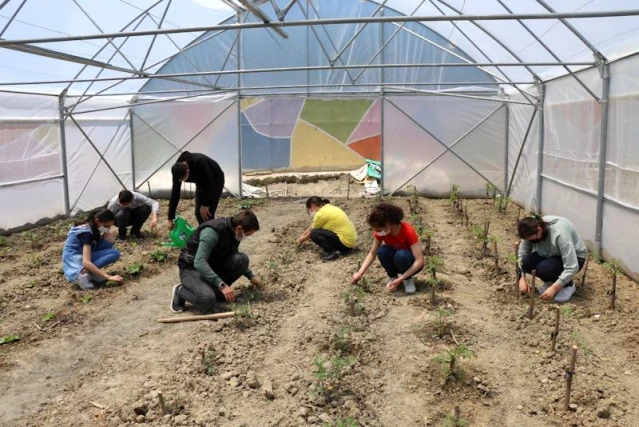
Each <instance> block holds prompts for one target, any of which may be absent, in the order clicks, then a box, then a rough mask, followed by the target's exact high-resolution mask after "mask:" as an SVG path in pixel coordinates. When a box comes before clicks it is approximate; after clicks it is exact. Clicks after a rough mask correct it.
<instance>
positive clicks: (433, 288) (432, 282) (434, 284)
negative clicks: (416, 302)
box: [426, 277, 442, 307]
mask: <svg viewBox="0 0 639 427" xmlns="http://www.w3.org/2000/svg"><path fill="white" fill-rule="evenodd" d="M441 284H442V282H441V280H439V279H433V278H432V277H431V278H429V279H428V280H426V286H428V287H429V288H430V303H431V305H432V306H433V307H435V306H437V289H438V288H440V287H441Z"/></svg>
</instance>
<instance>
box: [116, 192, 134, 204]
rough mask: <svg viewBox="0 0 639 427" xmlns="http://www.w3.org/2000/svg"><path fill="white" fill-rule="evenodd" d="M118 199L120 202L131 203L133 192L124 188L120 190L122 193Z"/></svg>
mask: <svg viewBox="0 0 639 427" xmlns="http://www.w3.org/2000/svg"><path fill="white" fill-rule="evenodd" d="M118 200H119V201H120V203H131V200H133V193H131V192H130V191H129V190H122V191H120V194H118Z"/></svg>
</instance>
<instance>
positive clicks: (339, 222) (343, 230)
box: [313, 204, 357, 248]
mask: <svg viewBox="0 0 639 427" xmlns="http://www.w3.org/2000/svg"><path fill="white" fill-rule="evenodd" d="M313 228H323V229H324V230H329V231H332V232H333V233H335V234H337V237H339V240H340V242H342V244H343V245H344V246H346V247H347V248H352V247H353V246H355V243H357V231H356V230H355V226H354V225H353V223H352V222H351V220H350V219H348V216H346V214H345V213H344V211H343V210H341V209H340V208H338V207H337V206H333V205H331V204H327V205H324V206H322V207H321V208H320V209H319V210H318V211H317V212H315V216H314V217H313Z"/></svg>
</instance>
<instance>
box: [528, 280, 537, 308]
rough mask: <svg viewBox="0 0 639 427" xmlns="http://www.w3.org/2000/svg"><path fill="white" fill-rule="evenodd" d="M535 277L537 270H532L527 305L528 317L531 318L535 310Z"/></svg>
mask: <svg viewBox="0 0 639 427" xmlns="http://www.w3.org/2000/svg"><path fill="white" fill-rule="evenodd" d="M536 279H537V270H533V271H532V283H531V284H530V305H529V306H528V318H529V319H532V318H533V315H534V312H535V293H536V292H537V290H536V289H535V287H536V286H535V281H536Z"/></svg>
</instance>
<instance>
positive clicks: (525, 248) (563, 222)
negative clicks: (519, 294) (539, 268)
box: [519, 215, 588, 287]
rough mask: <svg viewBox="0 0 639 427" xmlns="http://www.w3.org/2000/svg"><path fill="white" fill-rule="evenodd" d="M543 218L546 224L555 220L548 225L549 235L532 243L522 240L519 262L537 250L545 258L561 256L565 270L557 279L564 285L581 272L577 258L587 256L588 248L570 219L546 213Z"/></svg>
mask: <svg viewBox="0 0 639 427" xmlns="http://www.w3.org/2000/svg"><path fill="white" fill-rule="evenodd" d="M542 218H543V220H544V222H545V223H546V224H548V223H550V222H553V221H555V222H554V224H548V225H547V229H548V236H547V237H546V238H545V239H543V240H542V241H541V242H539V243H530V242H529V241H528V240H524V239H522V240H521V243H520V244H519V263H520V265H521V260H522V259H523V257H524V256H526V255H528V254H529V253H531V252H537V253H538V254H539V255H540V256H542V257H544V258H548V257H551V256H560V257H561V260H562V262H563V264H564V271H563V272H562V273H561V275H560V276H559V278H558V279H557V281H558V282H559V283H560V284H561V286H562V287H563V286H565V285H566V284H567V283H569V282H570V281H571V280H572V278H573V277H574V276H575V274H577V273H578V272H579V263H578V262H577V258H586V255H588V249H586V245H585V244H584V241H583V240H581V237H579V235H578V234H577V230H575V226H574V225H573V224H572V222H570V221H569V220H568V219H566V218H563V217H560V216H554V215H546V216H544V217H542Z"/></svg>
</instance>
